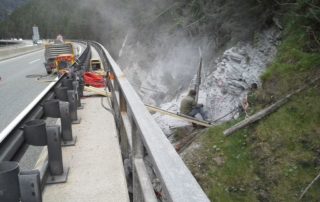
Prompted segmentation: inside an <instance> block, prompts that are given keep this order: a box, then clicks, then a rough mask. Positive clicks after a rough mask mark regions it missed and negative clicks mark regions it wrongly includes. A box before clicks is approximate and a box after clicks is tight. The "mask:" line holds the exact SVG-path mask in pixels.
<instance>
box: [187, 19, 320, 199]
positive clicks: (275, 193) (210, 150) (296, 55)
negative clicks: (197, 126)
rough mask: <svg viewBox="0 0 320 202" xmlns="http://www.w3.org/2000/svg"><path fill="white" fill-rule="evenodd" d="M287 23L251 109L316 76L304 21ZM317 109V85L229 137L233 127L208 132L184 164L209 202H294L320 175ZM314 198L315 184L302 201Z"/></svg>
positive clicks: (318, 189)
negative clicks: (275, 54) (224, 134)
mask: <svg viewBox="0 0 320 202" xmlns="http://www.w3.org/2000/svg"><path fill="white" fill-rule="evenodd" d="M288 22H290V23H288V25H287V27H286V30H285V32H284V39H283V43H282V44H281V46H280V47H279V50H278V55H277V58H276V60H275V61H274V63H273V64H271V65H270V67H269V68H268V69H267V71H266V72H265V74H264V75H263V76H262V81H263V87H262V89H260V90H259V92H258V97H257V101H256V103H255V104H256V106H255V108H256V110H258V109H261V108H263V107H265V106H268V105H270V104H271V103H272V102H274V101H276V100H278V99H279V98H281V97H283V96H285V95H286V94H289V93H290V92H292V90H294V89H297V88H298V87H299V86H301V85H304V84H306V83H307V82H308V81H309V80H311V79H312V78H314V77H315V76H319V75H320V54H319V51H314V50H310V49H308V47H309V45H310V43H311V42H310V41H312V39H310V36H309V34H308V32H307V31H306V30H304V26H302V24H303V23H304V21H299V20H298V21H297V20H294V19H291V21H290V20H289V21H288ZM303 25H304V24H303ZM310 26H311V25H310ZM319 104H320V82H318V83H317V84H316V85H314V86H310V88H309V89H307V90H305V91H303V92H301V93H300V94H298V95H296V96H294V97H293V98H291V100H290V102H289V103H287V104H286V105H284V106H283V107H282V108H280V109H279V110H278V111H276V112H275V113H273V114H271V115H269V116H268V117H266V118H265V119H263V120H261V121H260V122H258V123H255V124H253V125H251V126H250V127H248V128H245V129H242V130H240V131H238V132H236V133H235V134H234V135H233V136H231V137H227V138H226V137H224V136H223V134H222V132H223V130H225V129H227V128H228V127H230V126H231V125H233V124H234V123H235V122H231V123H226V124H224V125H221V126H219V127H216V128H212V129H210V130H209V131H208V132H207V133H206V134H205V135H203V136H201V138H199V139H198V140H197V141H198V144H200V145H201V147H198V148H197V149H194V150H193V152H189V153H188V154H186V156H185V157H184V159H185V160H186V164H187V165H188V166H189V168H190V169H191V171H192V172H193V173H194V175H195V177H196V178H197V180H198V181H199V183H200V184H201V186H202V187H203V189H204V190H205V191H206V193H207V194H208V196H209V198H210V199H211V200H212V201H298V198H299V196H300V194H301V193H302V191H303V189H304V188H306V187H307V185H308V184H309V183H310V182H311V181H312V180H313V179H314V178H315V177H316V176H317V174H318V173H319V172H320V138H319V137H320V107H319ZM238 121H239V120H238ZM319 198H320V182H319V181H318V182H316V183H315V184H314V185H313V186H312V187H311V189H310V190H309V191H308V192H307V194H306V195H305V197H304V198H303V199H302V201H318V200H319Z"/></svg>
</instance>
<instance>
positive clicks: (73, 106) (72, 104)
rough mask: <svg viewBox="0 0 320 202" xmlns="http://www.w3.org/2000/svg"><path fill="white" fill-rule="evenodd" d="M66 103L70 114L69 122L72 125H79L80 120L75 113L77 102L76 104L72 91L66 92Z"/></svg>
mask: <svg viewBox="0 0 320 202" xmlns="http://www.w3.org/2000/svg"><path fill="white" fill-rule="evenodd" d="M68 101H69V103H70V114H71V120H72V123H73V124H79V123H80V121H81V119H80V118H78V113H77V107H78V105H77V102H76V95H75V92H74V90H68Z"/></svg>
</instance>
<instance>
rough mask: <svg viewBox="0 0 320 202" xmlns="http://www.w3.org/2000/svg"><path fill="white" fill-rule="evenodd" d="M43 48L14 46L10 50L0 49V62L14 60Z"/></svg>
mask: <svg viewBox="0 0 320 202" xmlns="http://www.w3.org/2000/svg"><path fill="white" fill-rule="evenodd" d="M43 48H44V46H42V45H41V46H14V47H11V48H4V49H0V61H2V60H7V59H10V58H14V57H17V56H20V55H24V54H27V53H31V52H35V51H39V50H41V49H43Z"/></svg>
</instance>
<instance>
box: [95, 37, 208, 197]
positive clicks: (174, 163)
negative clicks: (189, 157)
mask: <svg viewBox="0 0 320 202" xmlns="http://www.w3.org/2000/svg"><path fill="white" fill-rule="evenodd" d="M91 43H92V45H93V46H94V47H95V48H96V49H97V50H98V51H99V52H100V53H99V54H100V55H101V56H102V60H103V62H104V67H105V68H107V69H106V70H107V71H110V72H111V73H112V74H114V76H115V79H114V80H113V81H109V85H108V88H109V90H110V91H111V92H112V107H113V109H114V113H115V121H116V125H117V129H118V132H119V136H120V137H119V138H120V145H121V151H122V155H123V159H124V162H125V166H126V164H129V165H131V167H132V177H129V179H128V183H129V182H130V181H132V188H133V190H132V194H133V201H158V200H161V201H176V202H180V201H183V202H187V201H195V202H202V201H209V199H208V197H207V196H206V194H205V193H204V192H203V190H202V189H201V187H200V186H199V184H198V182H197V181H196V180H195V178H194V177H193V175H192V174H191V172H190V171H189V169H188V168H187V167H186V166H185V164H184V162H183V161H182V159H181V158H180V156H179V155H178V154H177V152H176V151H175V149H174V148H173V146H172V145H171V143H170V142H169V140H168V139H167V138H166V136H165V135H164V133H163V132H162V130H161V129H160V127H159V126H158V124H157V123H156V122H155V121H154V119H153V118H152V116H151V115H150V113H149V112H148V110H147V109H146V107H145V105H144V104H143V103H142V101H141V99H140V98H139V96H138V95H137V93H136V92H135V90H134V88H133V87H132V86H131V84H130V83H129V81H128V80H127V79H126V77H125V75H124V74H123V72H122V71H121V69H120V67H119V66H118V65H117V63H116V62H115V61H114V60H113V58H112V57H111V55H110V54H109V52H108V51H107V50H106V49H105V48H104V47H103V46H102V45H101V44H99V43H97V42H91ZM128 162H129V163H128ZM129 167H130V166H129ZM129 176H130V175H129ZM130 178H131V179H130ZM155 184H158V186H159V187H160V188H159V189H158V190H157V189H156V190H155V187H154V186H153V185H155ZM155 191H156V192H157V196H156V194H155Z"/></svg>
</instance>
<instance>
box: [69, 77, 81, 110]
mask: <svg viewBox="0 0 320 202" xmlns="http://www.w3.org/2000/svg"><path fill="white" fill-rule="evenodd" d="M72 84H73V89H74V92H75V95H76V101H77V108H78V109H83V107H82V106H81V100H80V95H79V81H74V82H73V83H72Z"/></svg>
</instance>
